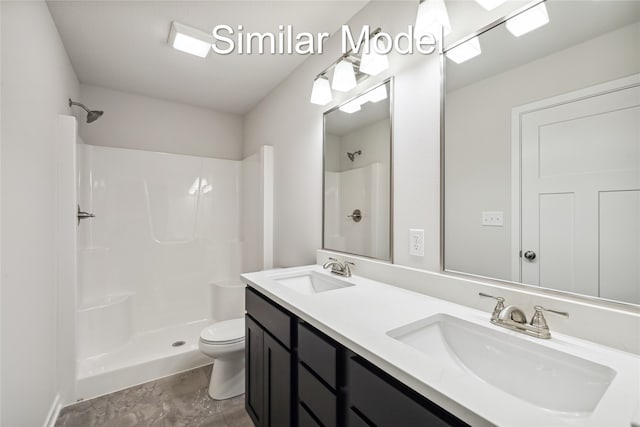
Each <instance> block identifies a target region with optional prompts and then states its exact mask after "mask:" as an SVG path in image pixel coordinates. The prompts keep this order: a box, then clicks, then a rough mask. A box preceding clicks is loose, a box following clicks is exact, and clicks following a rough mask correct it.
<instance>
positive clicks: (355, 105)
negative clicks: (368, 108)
mask: <svg viewBox="0 0 640 427" xmlns="http://www.w3.org/2000/svg"><path fill="white" fill-rule="evenodd" d="M360 107H361V105H360V103H359V102H358V98H356V99H354V100H353V101H351V102H347V103H346V104H344V105H343V106H341V107H340V111H343V112H345V113H349V114H353V113H355V112H358V111H360V109H361V108H360Z"/></svg>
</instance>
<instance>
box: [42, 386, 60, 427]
mask: <svg viewBox="0 0 640 427" xmlns="http://www.w3.org/2000/svg"><path fill="white" fill-rule="evenodd" d="M60 409H62V402H61V401H60V394H56V397H55V398H54V399H53V403H52V404H51V409H49V413H48V414H47V419H46V420H45V422H44V427H54V426H55V425H56V421H58V415H60Z"/></svg>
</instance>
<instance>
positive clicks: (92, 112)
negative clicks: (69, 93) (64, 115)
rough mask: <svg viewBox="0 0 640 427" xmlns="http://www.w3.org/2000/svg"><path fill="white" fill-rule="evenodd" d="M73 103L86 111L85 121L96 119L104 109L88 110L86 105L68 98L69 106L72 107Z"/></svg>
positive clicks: (90, 121)
mask: <svg viewBox="0 0 640 427" xmlns="http://www.w3.org/2000/svg"><path fill="white" fill-rule="evenodd" d="M74 105H76V106H78V107H80V108H82V109H83V110H84V111H86V112H87V123H93V122H95V121H96V120H98V119H99V118H100V117H101V116H102V115H103V114H104V111H99V110H89V109H88V108H87V107H85V106H84V105H82V104H80V103H79V102H75V101H72V100H71V99H69V107H72V106H74Z"/></svg>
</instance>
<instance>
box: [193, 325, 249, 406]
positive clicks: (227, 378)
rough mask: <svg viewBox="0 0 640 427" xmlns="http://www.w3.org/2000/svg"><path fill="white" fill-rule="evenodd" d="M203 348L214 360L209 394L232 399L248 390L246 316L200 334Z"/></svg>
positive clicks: (200, 346) (220, 398)
mask: <svg viewBox="0 0 640 427" xmlns="http://www.w3.org/2000/svg"><path fill="white" fill-rule="evenodd" d="M198 346H199V348H200V351H201V352H202V353H204V354H206V355H207V356H209V357H211V358H212V359H214V360H213V369H212V370H211V381H210V382H209V396H211V397H212V398H213V399H216V400H224V399H229V398H232V397H235V396H238V395H241V394H243V393H244V318H242V317H241V318H237V319H231V320H224V321H222V322H216V323H214V324H212V325H211V326H207V327H206V328H204V329H203V330H202V332H201V333H200V341H199V343H198Z"/></svg>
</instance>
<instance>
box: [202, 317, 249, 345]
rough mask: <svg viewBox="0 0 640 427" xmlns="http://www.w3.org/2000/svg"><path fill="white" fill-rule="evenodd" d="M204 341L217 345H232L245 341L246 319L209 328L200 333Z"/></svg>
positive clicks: (234, 320)
mask: <svg viewBox="0 0 640 427" xmlns="http://www.w3.org/2000/svg"><path fill="white" fill-rule="evenodd" d="M200 339H201V340H202V341H206V342H210V343H215V344H230V343H234V342H238V341H242V340H243V339H244V317H241V318H239V319H231V320H225V321H222V322H216V323H214V324H213V325H211V326H207V327H206V328H204V329H203V330H202V332H200Z"/></svg>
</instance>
